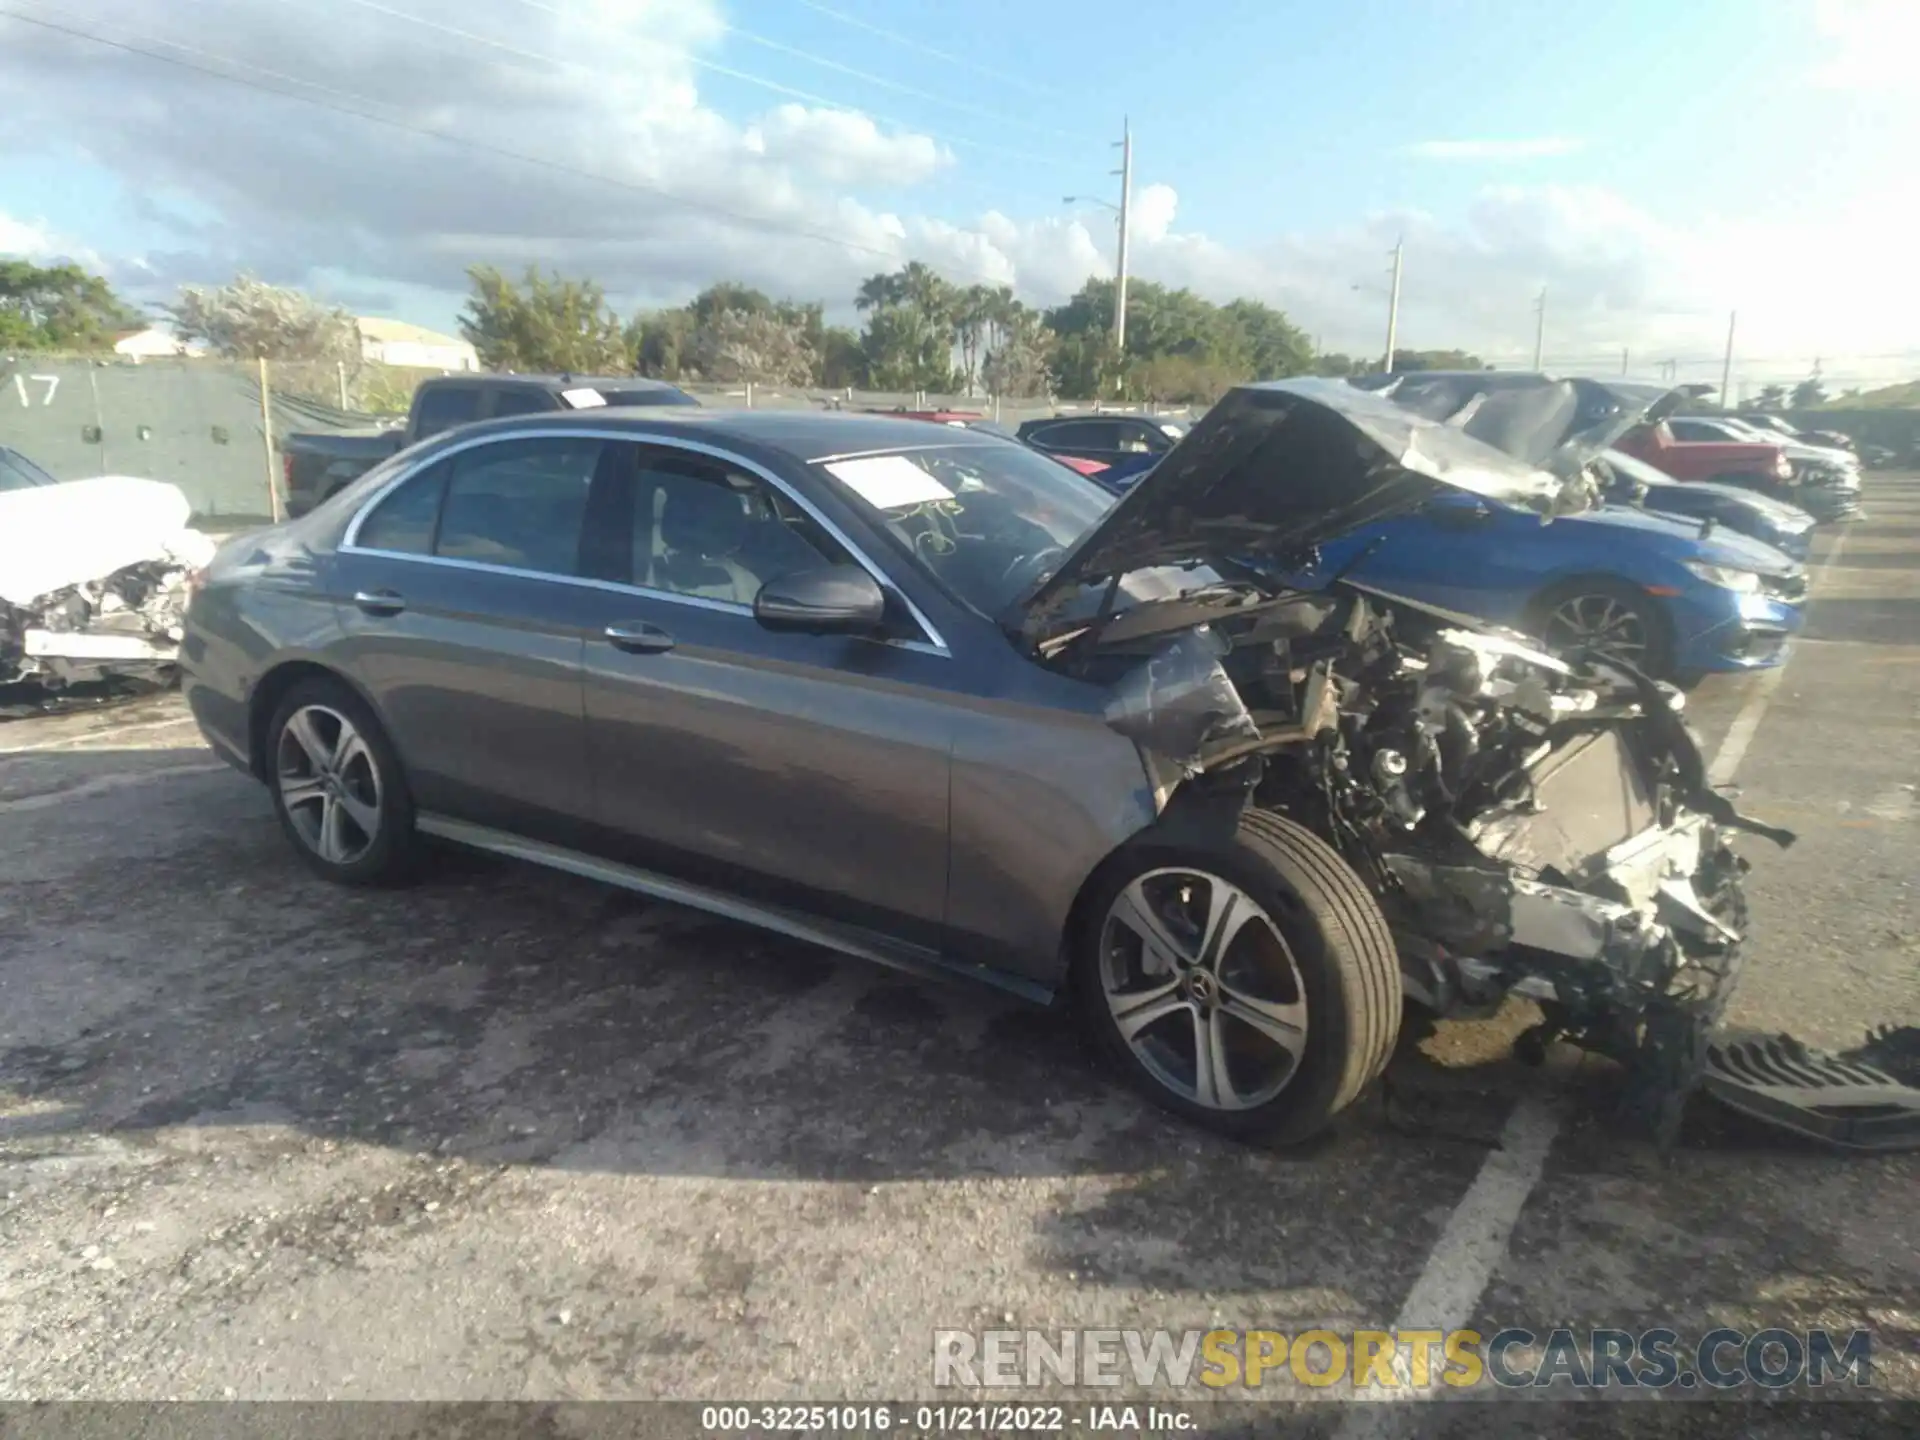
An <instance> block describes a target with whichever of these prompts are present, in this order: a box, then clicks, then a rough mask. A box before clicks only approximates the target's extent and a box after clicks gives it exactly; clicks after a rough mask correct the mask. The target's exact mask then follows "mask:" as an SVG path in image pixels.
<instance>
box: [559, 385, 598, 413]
mask: <svg viewBox="0 0 1920 1440" xmlns="http://www.w3.org/2000/svg"><path fill="white" fill-rule="evenodd" d="M560 398H561V399H562V400H564V401H566V402H567V404H569V405H571V406H572V407H573V408H574V409H576V410H591V409H593V407H594V406H596V405H604V404H606V403H607V397H606V396H604V395H602V394H601V393H600V392H599V391H598V390H594V389H591V388H590V387H588V386H585V385H582V386H581V387H580V388H579V389H577V390H562V391H561V392H560Z"/></svg>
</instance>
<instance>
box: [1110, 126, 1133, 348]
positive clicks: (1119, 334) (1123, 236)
mask: <svg viewBox="0 0 1920 1440" xmlns="http://www.w3.org/2000/svg"><path fill="white" fill-rule="evenodd" d="M1114 173H1115V174H1117V175H1118V176H1119V177H1120V257H1119V263H1118V264H1117V265H1115V266H1114V275H1115V279H1114V286H1113V349H1114V353H1115V354H1116V355H1125V354H1126V353H1127V224H1128V220H1129V218H1130V217H1129V214H1128V212H1129V211H1131V210H1132V208H1133V125H1132V123H1131V122H1130V121H1128V120H1127V118H1126V117H1125V116H1122V117H1121V120H1120V168H1119V169H1118V170H1117V171H1115V172H1114Z"/></svg>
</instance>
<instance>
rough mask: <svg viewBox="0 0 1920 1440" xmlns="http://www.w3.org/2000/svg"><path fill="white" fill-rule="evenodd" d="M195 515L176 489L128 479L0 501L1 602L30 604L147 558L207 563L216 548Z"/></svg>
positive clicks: (73, 483)
mask: <svg viewBox="0 0 1920 1440" xmlns="http://www.w3.org/2000/svg"><path fill="white" fill-rule="evenodd" d="M192 514H193V507H192V505H190V504H189V503H188V502H187V497H186V496H185V495H183V494H182V493H181V491H180V488H179V487H178V486H177V485H169V484H167V483H165V482H164V481H160V480H144V479H141V478H139V477H137V476H131V475H103V476H101V477H99V478H98V479H94V480H70V481H67V482H66V483H64V484H61V485H44V486H38V487H36V488H34V489H31V490H15V491H12V492H10V493H8V494H6V495H0V600H4V601H6V602H7V603H8V604H11V605H22V606H24V605H29V604H31V603H32V602H33V601H35V600H37V599H39V598H40V597H41V596H43V595H48V594H51V593H52V592H53V591H56V590H62V589H65V588H66V587H67V586H69V585H82V584H85V583H86V582H87V581H89V580H101V579H105V578H106V577H107V576H109V575H111V574H113V573H114V572H115V571H117V570H123V569H125V568H126V567H127V566H129V565H138V564H141V563H142V562H144V561H149V560H161V561H173V562H176V563H180V564H185V565H196V564H204V563H205V561H206V559H207V558H208V556H209V555H210V554H211V552H212V549H213V547H212V545H211V543H210V542H208V540H207V538H206V537H205V536H203V535H201V534H200V533H199V532H197V531H194V530H190V529H188V528H187V521H188V520H189V519H190V518H191V517H192Z"/></svg>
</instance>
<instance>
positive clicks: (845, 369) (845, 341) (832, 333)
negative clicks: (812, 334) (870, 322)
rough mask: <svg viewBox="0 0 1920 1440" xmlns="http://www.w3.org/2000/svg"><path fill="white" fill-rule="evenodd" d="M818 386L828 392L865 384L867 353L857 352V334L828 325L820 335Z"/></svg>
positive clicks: (855, 331) (841, 327) (858, 338)
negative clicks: (823, 387)
mask: <svg viewBox="0 0 1920 1440" xmlns="http://www.w3.org/2000/svg"><path fill="white" fill-rule="evenodd" d="M818 383H819V384H821V385H824V386H826V387H827V388H828V389H830V390H844V389H846V388H847V387H848V386H858V385H865V384H866V383H867V352H866V351H865V350H863V349H861V348H860V332H859V331H857V330H851V329H849V328H848V327H846V326H845V325H829V326H827V327H826V329H825V330H824V331H822V332H821V335H820V374H819V377H818Z"/></svg>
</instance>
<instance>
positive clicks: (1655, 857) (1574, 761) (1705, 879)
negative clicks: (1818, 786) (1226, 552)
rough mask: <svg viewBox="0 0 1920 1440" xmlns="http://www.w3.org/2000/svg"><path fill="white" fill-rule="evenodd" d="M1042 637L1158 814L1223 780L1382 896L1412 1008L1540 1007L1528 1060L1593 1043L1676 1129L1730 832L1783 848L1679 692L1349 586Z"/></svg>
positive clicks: (1634, 1103) (1712, 955)
mask: <svg viewBox="0 0 1920 1440" xmlns="http://www.w3.org/2000/svg"><path fill="white" fill-rule="evenodd" d="M1196 621H1204V623H1198V624H1196V623H1195V622H1196ZM1169 622H1181V623H1182V625H1183V628H1181V629H1180V630H1179V631H1178V632H1177V633H1174V634H1172V635H1171V636H1169V634H1168V630H1167V628H1165V627H1166V625H1167V624H1168V623H1169ZM1050 648H1051V652H1052V656H1053V659H1054V663H1056V664H1065V665H1067V666H1069V667H1071V668H1073V669H1075V670H1076V671H1077V672H1078V673H1081V674H1083V675H1086V676H1087V677H1088V678H1094V679H1105V680H1107V681H1109V683H1110V684H1111V687H1112V688H1111V690H1110V694H1111V695H1112V703H1111V706H1110V708H1109V711H1108V717H1107V718H1108V723H1109V724H1110V725H1112V726H1113V728H1115V729H1116V730H1118V731H1120V732H1121V733H1122V734H1125V735H1127V736H1129V738H1132V739H1133V740H1135V742H1136V743H1137V744H1138V745H1139V746H1140V747H1141V750H1142V754H1143V756H1145V757H1146V758H1147V761H1148V764H1149V767H1150V768H1151V769H1153V770H1154V772H1155V773H1156V775H1159V776H1162V777H1164V780H1163V783H1162V785H1161V793H1162V798H1163V802H1164V800H1165V799H1166V798H1167V797H1168V796H1170V795H1172V794H1173V793H1174V792H1175V791H1176V790H1177V789H1178V787H1179V786H1180V785H1181V784H1183V783H1194V784H1200V785H1204V786H1206V787H1208V788H1209V789H1213V790H1218V789H1220V788H1221V787H1222V785H1223V784H1224V785H1227V786H1233V785H1238V786H1240V787H1243V788H1244V792H1245V795H1246V797H1247V799H1246V803H1250V804H1254V805H1258V806H1261V807H1264V808H1270V809H1274V810H1278V811H1282V812H1284V813H1287V814H1289V815H1291V816H1293V817H1294V818H1295V819H1298V820H1301V821H1303V822H1305V823H1308V824H1311V825H1312V826H1313V828H1314V829H1315V830H1316V831H1317V832H1318V833H1319V834H1320V835H1321V836H1322V837H1323V838H1324V839H1326V840H1327V841H1328V842H1329V843H1331V844H1332V845H1333V846H1334V847H1335V848H1336V849H1337V850H1338V851H1339V852H1340V853H1341V855H1342V856H1343V857H1344V858H1345V860H1346V861H1347V863H1348V864H1349V865H1350V866H1351V867H1352V868H1353V869H1354V870H1355V871H1356V872H1357V873H1358V874H1360V875H1361V876H1362V877H1363V878H1364V879H1365V880H1366V881H1367V883H1368V885H1369V888H1371V889H1372V891H1373V892H1374V894H1375V896H1376V897H1377V898H1378V900H1379V902H1380V904H1381V908H1382V910H1383V911H1384V912H1385V914H1386V917H1387V920H1388V923H1389V925H1390V926H1391V927H1392V929H1393V932H1394V936H1395V939H1396V942H1397V945H1398V949H1399V951H1400V957H1401V969H1402V973H1403V978H1404V984H1405V990H1406V994H1407V996H1408V997H1409V998H1410V999H1412V1000H1414V1001H1416V1002H1417V1003H1419V1004H1421V1005H1422V1006H1424V1007H1425V1008H1427V1009H1428V1010H1429V1011H1431V1012H1433V1013H1435V1014H1437V1015H1441V1016H1478V1015H1485V1014H1489V1013H1491V1012H1492V1010H1493V1009H1495V1008H1496V1007H1497V1006H1498V1005H1499V1004H1500V1003H1501V1002H1502V1001H1503V1000H1504V999H1505V997H1506V996H1508V995H1519V996H1524V997H1526V998H1528V999H1531V1000H1533V1001H1535V1002H1537V1003H1538V1004H1539V1006H1540V1007H1541V1010H1542V1012H1543V1014H1544V1016H1545V1021H1544V1024H1543V1025H1542V1026H1541V1027H1539V1029H1538V1030H1537V1031H1536V1032H1533V1033H1531V1034H1530V1035H1529V1036H1528V1037H1527V1038H1526V1041H1525V1045H1524V1046H1523V1053H1527V1052H1529V1051H1530V1052H1533V1053H1538V1051H1539V1050H1540V1048H1541V1047H1542V1046H1543V1045H1544V1043H1545V1042H1546V1041H1547V1040H1548V1039H1553V1038H1562V1039H1566V1040H1568V1041H1571V1042H1573V1043H1575V1044H1577V1045H1580V1046H1582V1047H1584V1048H1586V1049H1589V1050H1592V1051H1595V1052H1598V1053H1601V1054H1605V1055H1608V1056H1611V1057H1612V1058H1614V1059H1616V1060H1618V1061H1620V1062H1621V1063H1622V1064H1623V1065H1624V1066H1625V1067H1626V1068H1627V1071H1628V1077H1629V1078H1628V1086H1627V1092H1626V1095H1625V1104H1626V1107H1627V1109H1628V1110H1629V1111H1630V1112H1631V1113H1632V1114H1633V1116H1634V1117H1635V1118H1636V1119H1637V1120H1639V1121H1642V1122H1644V1124H1645V1125H1646V1127H1648V1128H1650V1129H1652V1130H1654V1131H1655V1132H1656V1133H1660V1134H1663V1135H1671V1133H1672V1131H1673V1129H1674V1128H1675V1127H1676V1126H1677V1124H1678V1120H1679V1113H1680V1106H1681V1104H1682V1103H1683V1102H1684V1100H1685V1098H1686V1096H1687V1095H1688V1094H1689V1093H1690V1092H1691V1091H1692V1089H1693V1088H1694V1087H1695V1085H1696V1084H1697V1083H1698V1081H1699V1078H1700V1076H1701V1073H1702V1068H1703V1066H1704V1065H1705V1063H1706V1054H1707V1044H1708V1040H1709V1037H1710V1035H1711V1033H1712V1031H1713V1029H1714V1027H1715V1025H1716V1024H1717V1023H1718V1021H1719V1019H1720V1016H1721V1014H1722V1012H1723V1010H1724V1007H1725V1005H1726V1002H1727V999H1728V997H1729V995H1730V993H1731V990H1732V987H1733V983H1734V980H1735V977H1736V975H1737V973H1738V970H1739V961H1740V949H1741V941H1742V938H1743V934H1744V930H1745V925H1746V909H1745V902H1744V899H1743V895H1742V877H1743V875H1744V873H1745V870H1746V864H1745V862H1744V861H1743V860H1741V859H1740V858H1739V857H1738V856H1737V855H1736V854H1735V853H1734V851H1733V849H1732V847H1731V846H1730V844H1729V843H1728V842H1729V838H1730V835H1731V834H1732V832H1735V831H1738V830H1748V831H1753V832H1757V833H1760V834H1763V835H1766V836H1767V837H1768V838H1771V839H1773V840H1774V841H1776V842H1777V843H1780V844H1783V845H1784V844H1790V843H1791V842H1792V839H1793V837H1792V836H1791V835H1790V834H1788V833H1787V832H1785V831H1780V830H1774V829H1771V828H1769V827H1766V826H1763V825H1759V824H1757V823H1755V822H1753V821H1750V820H1747V819H1746V818H1744V817H1742V816H1740V815H1739V814H1737V813H1736V812H1735V811H1734V809H1733V807H1732V806H1731V805H1730V804H1729V803H1728V801H1727V800H1726V799H1725V797H1723V796H1720V795H1718V794H1716V793H1714V792H1713V791H1711V790H1710V789H1709V788H1708V787H1707V784H1706V778H1705V766H1704V764H1703V762H1702V759H1701V755H1700V751H1699V748H1698V746H1697V744H1696V743H1695V741H1694V738H1693V736H1692V734H1691V732H1690V731H1689V729H1688V727H1687V725H1686V723H1685V721H1684V719H1683V715H1682V709H1683V704H1684V697H1683V696H1682V695H1681V693H1680V692H1679V691H1678V690H1675V689H1673V688H1672V687H1670V686H1666V685H1662V684H1658V683H1656V682H1654V681H1651V680H1649V679H1648V678H1647V677H1645V676H1644V675H1641V674H1639V673H1638V672H1637V671H1634V670H1632V669H1630V668H1628V667H1626V666H1623V665H1620V664H1617V663H1614V662H1610V661H1606V660H1602V659H1599V658H1597V657H1596V658H1589V659H1582V660H1579V661H1568V660H1563V659H1559V658H1556V657H1554V656H1551V655H1548V654H1544V653H1542V652H1540V651H1539V650H1536V649H1534V648H1532V647H1531V646H1530V645H1529V644H1528V643H1527V642H1526V641H1525V640H1523V639H1522V638H1521V637H1519V636H1514V635H1509V634H1507V633H1505V632H1497V631H1490V630H1488V629H1486V628H1484V627H1481V626H1478V625H1476V624H1474V623H1473V622H1471V621H1468V620H1466V618H1465V617H1456V616H1449V615H1446V614H1445V613H1444V612H1437V611H1433V610H1432V609H1431V608H1429V607H1425V606H1420V605H1416V604H1413V603H1411V602H1407V601H1402V600H1398V599H1393V598H1388V597H1383V596H1380V595H1378V594H1377V593H1368V592H1365V591H1363V590H1361V589H1360V588H1359V587H1356V586H1344V585H1343V586H1341V587H1339V588H1337V589H1336V590H1334V591H1331V592H1328V593H1324V594H1311V595H1303V594H1281V595H1279V596H1277V597H1275V596H1274V595H1273V593H1272V591H1271V590H1263V589H1261V588H1259V587H1253V586H1241V585H1233V584H1223V585H1220V586H1217V587H1213V588H1209V589H1203V590H1200V591H1197V592H1193V593H1190V594H1188V595H1186V596H1184V597H1182V598H1181V599H1180V600H1179V601H1173V602H1167V603H1166V604H1164V605H1152V604H1150V605H1146V606H1141V607H1138V608H1136V609H1134V610H1132V611H1129V612H1127V613H1125V614H1122V615H1120V616H1119V617H1117V618H1116V619H1114V620H1113V621H1112V622H1111V623H1110V624H1108V625H1106V626H1105V627H1104V628H1102V627H1100V626H1099V625H1095V626H1091V627H1088V628H1086V629H1084V630H1081V631H1079V632H1077V633H1076V634H1074V635H1072V636H1068V637H1062V643H1061V644H1060V645H1059V646H1058V647H1057V648H1054V647H1050Z"/></svg>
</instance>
